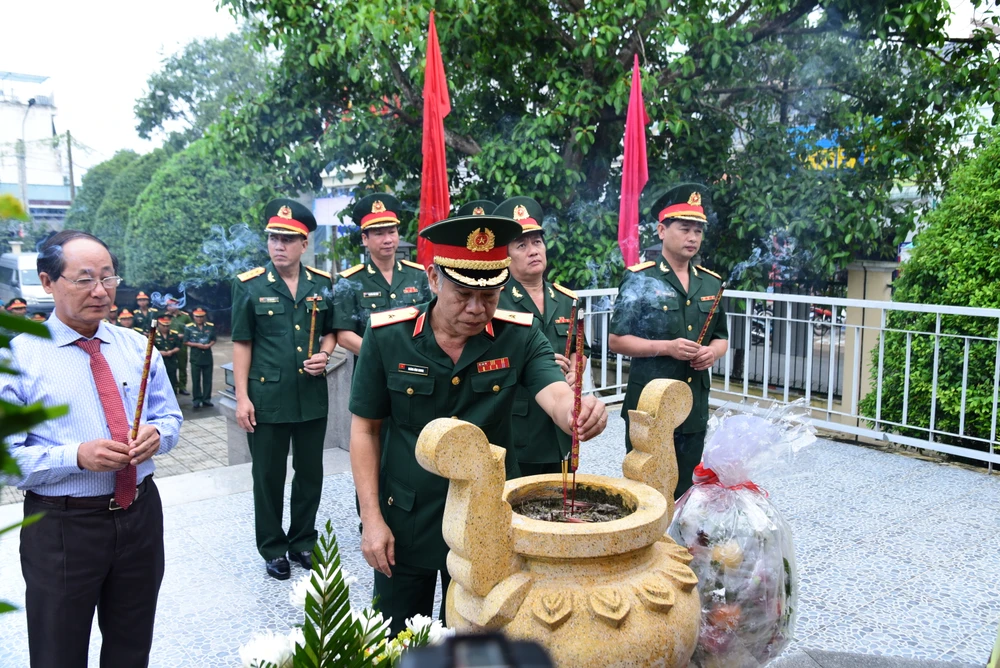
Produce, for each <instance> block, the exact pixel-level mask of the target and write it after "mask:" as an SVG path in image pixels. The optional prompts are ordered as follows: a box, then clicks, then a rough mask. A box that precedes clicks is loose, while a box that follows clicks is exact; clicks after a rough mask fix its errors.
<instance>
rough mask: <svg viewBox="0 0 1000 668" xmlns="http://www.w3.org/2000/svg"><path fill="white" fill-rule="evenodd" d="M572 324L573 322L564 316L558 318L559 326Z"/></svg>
mask: <svg viewBox="0 0 1000 668" xmlns="http://www.w3.org/2000/svg"><path fill="white" fill-rule="evenodd" d="M571 322H573V321H572V320H570V319H569V318H567V317H566V316H564V315H563V316H559V317H558V318H556V324H557V325H568V324H569V323H571Z"/></svg>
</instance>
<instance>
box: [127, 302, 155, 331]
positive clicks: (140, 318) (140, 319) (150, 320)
mask: <svg viewBox="0 0 1000 668" xmlns="http://www.w3.org/2000/svg"><path fill="white" fill-rule="evenodd" d="M159 317H160V312H159V311H158V310H157V309H155V308H153V307H152V306H150V307H149V312H148V313H146V314H143V312H142V310H141V309H139V308H138V307H136V309H135V311H133V312H132V325H133V326H134V327H135V328H136V329H141V330H144V331H146V332H148V331H149V328H150V327H152V326H153V325H154V324H155V323H156V319H157V318H159Z"/></svg>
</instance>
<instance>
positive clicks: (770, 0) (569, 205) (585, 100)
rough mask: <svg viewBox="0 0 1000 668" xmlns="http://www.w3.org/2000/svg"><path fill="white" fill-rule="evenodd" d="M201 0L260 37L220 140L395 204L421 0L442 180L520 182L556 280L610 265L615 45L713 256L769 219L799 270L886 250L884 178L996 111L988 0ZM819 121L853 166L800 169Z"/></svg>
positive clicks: (499, 185)
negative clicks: (356, 185) (249, 77)
mask: <svg viewBox="0 0 1000 668" xmlns="http://www.w3.org/2000/svg"><path fill="white" fill-rule="evenodd" d="M221 4H222V5H223V6H228V7H229V8H230V9H231V10H232V11H233V12H234V13H235V14H237V15H238V16H239V17H241V18H243V19H245V20H246V21H247V25H248V32H249V34H250V35H251V37H252V39H253V40H254V44H255V46H256V48H257V49H258V50H260V51H261V52H264V51H266V50H268V49H274V50H277V51H278V52H280V54H281V55H280V61H279V62H278V63H277V65H276V66H275V68H274V69H273V70H271V71H269V72H268V73H267V75H266V77H264V79H263V81H262V82H261V86H260V87H259V88H258V89H255V90H252V91H248V93H247V94H246V95H241V96H240V98H239V100H238V102H237V103H236V104H228V105H227V107H226V108H225V109H224V110H223V111H222V113H221V114H220V120H219V123H218V124H217V126H216V127H215V128H214V129H213V130H212V131H211V133H210V138H211V139H212V140H213V141H214V143H215V144H216V146H217V149H218V150H219V152H220V153H223V154H225V156H226V157H227V159H228V160H230V161H233V162H234V163H237V164H254V165H262V164H265V165H269V170H268V172H269V176H270V175H273V178H274V180H273V182H270V183H269V184H267V187H268V188H272V189H277V190H289V191H295V190H300V191H312V190H318V189H319V188H320V187H321V183H320V174H321V172H322V170H323V169H324V168H326V167H327V166H328V165H330V164H331V163H332V165H333V167H334V168H336V167H344V166H347V165H350V164H361V165H362V166H363V167H364V168H365V170H366V178H365V181H364V182H363V183H362V184H361V187H362V188H364V187H367V186H386V185H387V186H390V187H392V189H393V190H394V192H396V194H397V195H398V196H399V197H400V198H401V199H402V200H403V201H404V202H405V203H407V204H408V205H411V206H415V204H416V203H417V202H418V201H419V196H418V194H417V193H418V189H419V177H420V170H421V133H422V130H421V128H422V125H421V124H422V118H421V115H422V104H423V100H422V83H423V74H424V54H425V41H426V32H427V20H428V16H429V11H430V9H431V8H432V7H433V8H434V9H435V11H436V24H437V29H438V33H439V37H440V42H441V48H442V53H443V58H444V62H445V69H446V73H447V76H448V79H449V82H450V94H451V105H452V112H451V114H450V115H449V116H448V117H446V118H445V130H446V144H447V147H448V165H449V168H450V173H449V178H450V184H451V187H452V190H453V193H455V195H454V196H453V201H455V203H456V204H459V203H462V202H465V201H468V200H471V199H474V198H476V197H482V196H485V197H490V198H494V199H496V200H500V199H504V198H505V197H508V196H511V195H515V194H517V195H529V196H532V197H535V198H536V199H538V200H539V201H540V202H541V203H542V204H543V206H544V207H545V208H546V218H547V219H548V220H549V222H550V224H553V225H554V226H555V228H556V229H558V230H559V231H560V234H559V235H555V234H553V235H551V236H550V238H549V243H550V247H551V249H552V252H551V258H550V259H551V264H552V265H553V272H552V276H553V277H555V278H557V279H559V280H562V281H565V282H566V283H567V284H569V285H570V286H572V287H588V286H589V285H591V284H593V282H594V281H595V280H597V281H602V280H604V279H603V277H602V276H601V274H600V272H601V271H602V270H603V271H605V273H607V274H608V275H609V276H615V275H617V273H618V269H617V268H616V267H615V266H614V264H613V260H611V259H610V258H611V257H612V256H614V255H615V254H617V250H616V249H615V248H616V243H615V241H616V236H617V235H616V234H615V232H616V229H615V228H616V222H617V211H618V199H619V192H618V190H619V188H620V165H619V158H620V156H621V140H622V136H623V134H624V118H625V114H626V110H627V105H628V94H629V83H630V74H631V64H632V58H633V55H634V54H637V53H638V54H639V56H640V61H641V66H642V73H643V91H644V97H645V100H646V105H647V111H648V113H649V115H650V118H651V119H653V123H652V124H651V125H650V126H649V127H648V128H647V138H648V139H647V141H648V149H649V171H650V178H651V183H650V185H649V189H650V190H651V191H653V192H654V193H655V192H660V191H662V189H663V188H664V187H665V186H666V185H668V184H670V183H671V182H675V181H677V180H681V179H685V180H696V181H701V182H703V183H707V184H709V185H711V187H712V190H713V201H714V204H715V209H716V211H717V213H718V221H717V222H716V223H715V224H714V225H713V226H711V227H710V229H709V231H708V244H707V245H706V247H705V249H704V255H705V258H706V261H707V262H706V263H707V264H708V265H710V266H715V267H716V268H723V267H731V266H733V265H734V264H735V263H736V262H738V261H740V260H743V259H744V258H745V257H747V255H748V254H749V252H750V250H751V248H753V247H755V246H757V245H758V244H759V243H760V240H761V239H762V238H768V237H770V236H771V235H772V234H773V233H780V234H782V235H785V236H787V235H792V236H794V237H796V238H797V239H798V241H799V247H800V248H802V249H804V250H805V251H806V252H807V255H806V257H807V258H808V262H807V263H806V264H807V267H806V268H807V269H808V270H809V271H811V272H812V273H814V274H816V275H819V276H827V275H829V274H830V273H832V272H833V271H834V270H835V269H837V268H841V267H843V266H844V265H845V264H846V263H847V262H848V261H849V260H851V259H852V258H854V257H858V256H864V257H883V256H886V255H889V254H892V253H894V247H895V243H896V242H897V241H898V240H901V239H902V238H903V236H904V235H905V234H906V233H907V231H908V230H909V229H911V227H912V225H913V217H914V206H915V205H914V204H912V203H907V202H894V201H892V200H891V199H890V197H891V193H892V190H893V186H894V185H895V184H896V183H898V182H900V181H906V182H908V183H912V184H914V185H915V186H916V187H917V188H918V190H919V191H920V192H921V193H923V194H927V193H930V192H932V191H933V190H934V189H935V188H936V187H937V184H939V183H941V182H942V180H943V178H944V177H946V175H947V174H948V171H949V169H950V168H951V166H952V164H953V163H954V161H955V160H956V159H958V158H960V157H961V150H960V149H958V148H957V146H958V139H959V138H960V137H961V136H962V135H964V134H966V133H968V132H970V131H975V130H976V127H977V125H976V124H977V122H978V118H977V116H976V109H977V107H978V105H982V104H989V105H994V107H995V108H997V109H998V110H1000V94H998V93H996V90H998V89H1000V86H998V84H1000V64H998V62H997V59H996V49H995V45H996V41H997V40H996V37H995V35H994V34H993V33H992V32H991V30H990V26H994V25H996V14H995V13H994V10H993V9H992V8H981V9H980V14H979V16H980V17H981V18H983V20H984V27H982V28H980V29H977V30H976V32H975V33H974V35H973V36H972V37H971V38H969V39H965V40H951V39H949V38H948V36H947V34H946V32H945V26H946V23H947V15H948V11H949V10H948V5H947V3H946V2H944V0H876V1H873V2H867V1H866V2H860V1H859V0H834V1H833V2H825V3H821V2H819V1H818V0H802V1H800V2H795V3H789V2H786V1H785V0H747V1H746V2H744V1H742V0H722V1H721V2H720V1H718V0H712V1H711V2H710V1H709V0H695V1H694V2H687V3H681V4H677V3H673V2H668V0H642V1H640V2H626V3H621V2H616V1H614V0H592V1H588V2H582V1H580V2H577V1H575V0H574V1H571V2H564V3H557V4H554V5H553V4H547V3H528V4H525V3H523V2H517V1H515V0H497V1H495V2H478V1H477V0H438V1H436V2H430V0H424V1H422V2H408V3H397V2H390V1H389V0H365V1H363V2H362V1H361V0H343V1H337V2H334V1H332V0H326V1H322V2H315V1H314V0H223V1H222V3H221ZM979 4H982V3H979ZM824 141H827V142H828V141H834V142H836V144H837V145H839V147H840V149H841V150H842V151H843V158H844V159H845V160H855V161H856V162H855V163H853V167H852V168H844V167H840V168H832V167H831V168H828V169H823V170H818V169H813V168H811V167H810V166H809V162H808V161H807V158H810V157H811V158H812V159H813V160H814V161H816V160H817V159H818V160H819V162H823V161H824V158H825V157H827V153H828V152H827V151H826V149H823V148H822V142H824ZM834 154H835V153H834ZM862 156H863V157H864V160H863V161H861V160H859V158H861V157H862ZM650 201H651V200H650V199H649V198H647V199H646V201H645V206H647V207H648V204H649V202H650ZM588 260H589V261H590V264H591V265H592V267H596V268H597V270H598V271H594V269H593V268H588V267H587V261H588Z"/></svg>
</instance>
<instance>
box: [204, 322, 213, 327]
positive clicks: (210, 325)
mask: <svg viewBox="0 0 1000 668" xmlns="http://www.w3.org/2000/svg"><path fill="white" fill-rule="evenodd" d="M205 324H206V325H208V326H209V327H215V323H214V322H206V323H205Z"/></svg>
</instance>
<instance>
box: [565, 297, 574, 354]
mask: <svg viewBox="0 0 1000 668" xmlns="http://www.w3.org/2000/svg"><path fill="white" fill-rule="evenodd" d="M575 329H576V300H575V299H574V300H573V308H572V309H571V310H570V312H569V333H568V334H567V335H566V354H565V355H563V357H565V358H566V359H569V355H570V353H571V352H573V331H574V330H575Z"/></svg>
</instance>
